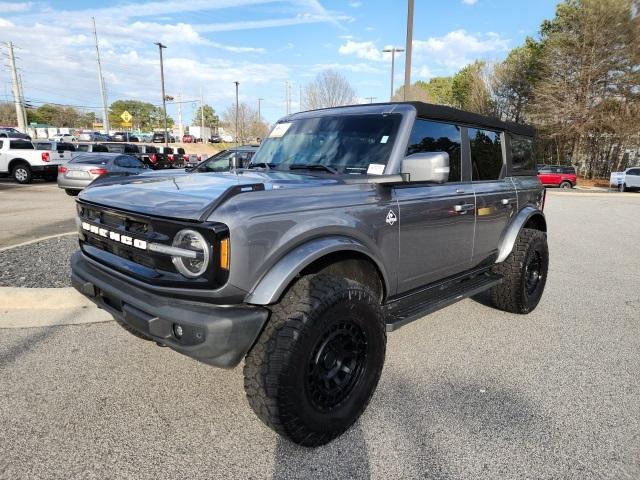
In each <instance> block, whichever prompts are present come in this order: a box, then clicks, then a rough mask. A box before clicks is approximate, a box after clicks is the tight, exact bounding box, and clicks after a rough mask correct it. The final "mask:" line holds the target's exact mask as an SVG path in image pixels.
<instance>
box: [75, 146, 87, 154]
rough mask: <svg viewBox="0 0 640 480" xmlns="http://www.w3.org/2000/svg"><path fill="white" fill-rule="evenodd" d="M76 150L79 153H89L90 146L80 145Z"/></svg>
mask: <svg viewBox="0 0 640 480" xmlns="http://www.w3.org/2000/svg"><path fill="white" fill-rule="evenodd" d="M76 150H77V151H79V152H88V151H89V145H78V146H77V147H76Z"/></svg>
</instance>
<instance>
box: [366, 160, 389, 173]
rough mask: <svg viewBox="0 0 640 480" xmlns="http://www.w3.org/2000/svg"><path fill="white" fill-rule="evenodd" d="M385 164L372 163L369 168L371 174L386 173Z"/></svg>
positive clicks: (368, 171)
mask: <svg viewBox="0 0 640 480" xmlns="http://www.w3.org/2000/svg"><path fill="white" fill-rule="evenodd" d="M384 167H385V166H384V165H383V164H381V163H370V164H369V168H368V169H367V174H369V175H382V174H383V173H384Z"/></svg>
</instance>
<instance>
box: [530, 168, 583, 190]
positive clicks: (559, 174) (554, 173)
mask: <svg viewBox="0 0 640 480" xmlns="http://www.w3.org/2000/svg"><path fill="white" fill-rule="evenodd" d="M538 178H539V179H540V183H542V184H543V185H545V186H550V187H560V188H573V187H575V186H576V183H577V182H578V177H577V175H576V169H575V168H574V167H567V166H563V165H538Z"/></svg>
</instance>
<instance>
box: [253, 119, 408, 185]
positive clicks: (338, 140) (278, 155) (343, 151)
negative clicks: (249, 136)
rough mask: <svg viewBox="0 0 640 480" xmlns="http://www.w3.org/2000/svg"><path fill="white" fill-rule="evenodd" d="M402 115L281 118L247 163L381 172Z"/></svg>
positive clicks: (352, 172) (280, 168) (342, 171)
mask: <svg viewBox="0 0 640 480" xmlns="http://www.w3.org/2000/svg"><path fill="white" fill-rule="evenodd" d="M401 120H402V116H401V115H400V114H385V115H382V114H380V115H337V116H325V117H316V118H305V119H299V120H292V121H291V122H281V123H278V124H277V125H276V126H275V127H274V129H273V130H272V131H271V133H270V134H269V137H268V138H266V139H265V140H264V141H263V142H262V145H261V146H260V149H259V150H258V152H257V153H256V154H255V156H254V157H253V159H252V160H251V165H255V166H263V165H267V166H269V167H271V168H276V169H278V170H287V169H291V170H293V169H304V168H308V167H311V168H313V166H315V167H316V168H314V169H318V168H317V167H318V166H319V167H320V168H322V169H325V170H326V171H334V172H337V173H348V174H365V173H376V174H381V173H382V172H383V170H384V166H385V165H386V164H387V161H388V160H389V155H390V153H391V149H392V147H393V143H394V142H395V139H396V135H397V132H398V126H399V125H400V121H401ZM318 170H319V169H318Z"/></svg>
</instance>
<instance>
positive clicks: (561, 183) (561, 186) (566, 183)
mask: <svg viewBox="0 0 640 480" xmlns="http://www.w3.org/2000/svg"><path fill="white" fill-rule="evenodd" d="M560 188H573V185H572V184H571V182H567V181H564V182H560Z"/></svg>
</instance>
